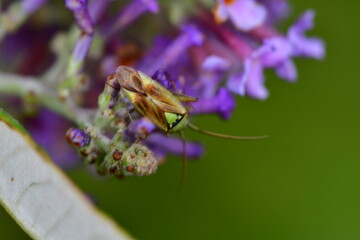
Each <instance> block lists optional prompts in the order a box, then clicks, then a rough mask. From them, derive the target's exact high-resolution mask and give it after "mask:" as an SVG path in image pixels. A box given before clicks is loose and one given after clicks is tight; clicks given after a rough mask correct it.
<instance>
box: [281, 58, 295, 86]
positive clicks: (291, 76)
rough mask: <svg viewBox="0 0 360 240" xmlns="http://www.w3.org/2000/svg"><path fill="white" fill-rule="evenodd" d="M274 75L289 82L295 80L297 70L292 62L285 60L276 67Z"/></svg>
mask: <svg viewBox="0 0 360 240" xmlns="http://www.w3.org/2000/svg"><path fill="white" fill-rule="evenodd" d="M276 74H277V75H278V76H279V77H280V78H282V79H285V80H288V81H289V82H295V81H296V80H297V70H296V67H295V64H294V62H293V61H292V60H287V61H285V62H283V63H281V64H280V65H278V66H277V67H276Z"/></svg>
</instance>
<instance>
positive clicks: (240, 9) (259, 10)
mask: <svg viewBox="0 0 360 240" xmlns="http://www.w3.org/2000/svg"><path fill="white" fill-rule="evenodd" d="M225 8H226V10H227V14H226V13H225ZM216 9H217V11H216ZM216 9H215V14H216V15H215V16H216V19H222V20H225V19H226V17H227V15H228V16H229V18H230V20H231V21H232V23H233V24H234V25H235V27H236V28H238V29H239V30H242V31H250V30H251V29H254V28H256V27H258V26H260V25H262V24H263V23H264V21H265V18H266V15H267V12H266V9H265V7H264V6H262V5H261V4H259V3H257V2H256V1H254V0H234V1H225V0H219V5H218V7H217V8H216Z"/></svg>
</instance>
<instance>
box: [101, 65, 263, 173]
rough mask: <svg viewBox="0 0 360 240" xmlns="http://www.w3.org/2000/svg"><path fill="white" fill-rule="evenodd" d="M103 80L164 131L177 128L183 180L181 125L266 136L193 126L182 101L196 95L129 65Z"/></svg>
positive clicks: (235, 137)
mask: <svg viewBox="0 0 360 240" xmlns="http://www.w3.org/2000/svg"><path fill="white" fill-rule="evenodd" d="M106 83H107V85H109V86H111V87H112V88H113V89H115V90H116V92H119V91H120V95H124V96H125V97H126V98H127V99H128V100H129V101H130V103H131V104H132V105H133V106H134V108H135V109H136V110H137V111H138V112H139V113H140V114H142V115H143V116H146V117H148V118H150V120H151V121H152V122H153V123H154V124H155V125H156V126H157V127H158V128H159V129H161V130H162V131H164V132H166V133H170V132H175V131H179V132H180V136H181V138H182V140H183V153H184V158H183V171H182V180H184V176H185V172H186V165H187V156H186V144H185V137H184V133H183V131H182V130H183V129H184V128H186V127H189V128H191V129H192V130H195V131H198V132H201V133H204V134H207V135H211V136H215V137H220V138H228V139H236V140H243V139H260V138H265V137H266V136H261V137H240V136H229V135H224V134H219V133H214V132H210V131H206V130H202V129H200V128H198V127H196V126H194V125H193V124H191V123H190V122H189V121H188V118H189V110H188V109H187V108H186V107H185V106H184V105H183V104H182V103H181V102H185V103H186V102H196V101H197V100H198V99H197V98H196V97H191V96H188V95H185V94H182V93H178V92H172V91H169V90H168V89H167V88H165V87H164V86H163V85H161V84H160V83H159V82H158V81H156V80H154V79H152V78H151V77H149V76H147V75H146V74H144V73H142V72H140V71H137V70H135V69H133V68H131V67H126V66H119V67H118V68H117V69H116V72H115V74H114V75H111V76H110V77H109V78H108V80H107V82H106ZM130 117H131V116H130Z"/></svg>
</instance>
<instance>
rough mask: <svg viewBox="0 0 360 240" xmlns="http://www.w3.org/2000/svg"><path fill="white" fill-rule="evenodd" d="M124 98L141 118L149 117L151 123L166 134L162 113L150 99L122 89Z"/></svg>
mask: <svg viewBox="0 0 360 240" xmlns="http://www.w3.org/2000/svg"><path fill="white" fill-rule="evenodd" d="M121 91H123V93H124V94H125V96H126V97H127V98H128V99H129V100H130V102H131V103H132V104H133V106H134V107H135V109H136V110H137V111H138V112H140V113H141V114H142V115H143V116H146V117H149V118H150V119H151V121H152V122H153V123H154V124H155V125H156V126H158V127H159V128H160V129H161V130H163V131H165V132H167V131H168V125H167V123H166V118H165V113H164V111H163V110H162V109H161V108H160V107H159V106H158V105H156V104H155V103H154V102H153V101H152V100H151V98H149V97H146V96H143V95H141V94H138V93H134V92H131V91H128V90H126V89H122V90H121Z"/></svg>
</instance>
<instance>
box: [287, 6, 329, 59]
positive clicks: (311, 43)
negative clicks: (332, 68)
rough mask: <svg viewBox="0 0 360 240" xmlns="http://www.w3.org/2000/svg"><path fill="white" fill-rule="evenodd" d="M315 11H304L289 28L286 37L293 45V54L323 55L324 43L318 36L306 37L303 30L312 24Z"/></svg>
mask: <svg viewBox="0 0 360 240" xmlns="http://www.w3.org/2000/svg"><path fill="white" fill-rule="evenodd" d="M314 16H315V12H314V11H312V10H308V11H306V12H305V13H304V14H303V15H302V16H301V17H300V18H299V20H298V21H297V22H296V23H295V24H294V25H293V26H292V27H291V28H290V29H289V32H288V38H289V40H290V42H291V43H292V44H293V46H294V55H296V56H305V57H311V58H315V59H322V58H324V56H325V44H324V42H323V41H322V40H321V39H319V38H314V37H313V38H308V37H306V36H305V32H306V31H307V30H310V29H312V28H313V26H314Z"/></svg>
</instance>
